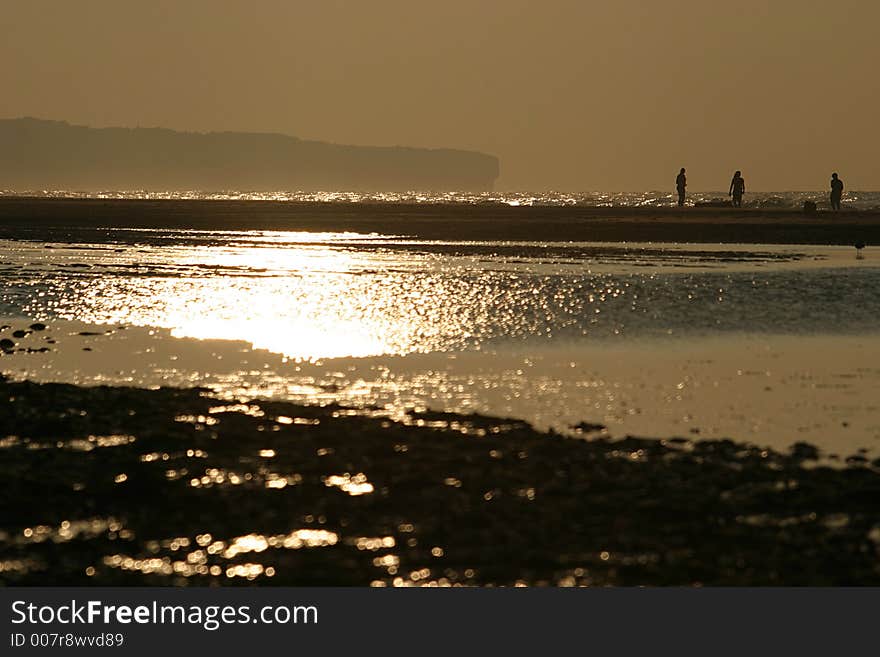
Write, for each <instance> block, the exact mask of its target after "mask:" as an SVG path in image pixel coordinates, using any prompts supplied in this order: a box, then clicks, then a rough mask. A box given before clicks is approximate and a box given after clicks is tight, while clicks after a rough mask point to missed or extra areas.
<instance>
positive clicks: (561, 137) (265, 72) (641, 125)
mask: <svg viewBox="0 0 880 657" xmlns="http://www.w3.org/2000/svg"><path fill="white" fill-rule="evenodd" d="M2 9H3V11H2V17H0V90H2V99H3V100H2V105H0V115H2V116H3V117H17V116H25V115H30V116H37V117H43V118H54V119H64V120H68V121H71V122H75V123H83V124H88V125H93V126H111V125H120V126H135V125H141V126H163V127H169V128H176V129H183V130H246V131H252V130H253V131H272V132H283V133H288V134H293V135H296V136H299V137H303V138H308V139H320V140H327V141H335V142H340V143H351V144H375V145H412V146H429V147H456V148H466V149H476V150H481V151H484V152H488V153H492V154H495V155H497V156H498V157H500V158H501V178H500V179H499V182H498V188H499V189H535V190H539V189H548V188H555V189H562V190H585V191H586V190H616V191H629V190H642V189H672V188H673V187H674V179H675V175H676V173H677V172H678V168H679V167H681V166H686V167H687V168H688V173H689V181H690V187H691V189H694V190H711V189H722V188H723V189H725V190H726V188H727V185H728V182H729V180H730V175H731V174H732V172H733V170H734V169H737V168H739V169H742V170H743V173H744V176H745V178H746V181H747V183H748V185H749V187H750V188H751V189H753V190H756V191H757V190H782V189H822V188H824V187H826V186H827V180H828V178H829V176H830V173H831V171H832V170H838V171H840V174H841V177H842V178H843V179H844V180H845V181H846V183H847V185H848V187H849V188H850V189H857V188H861V189H872V190H877V189H880V136H878V135H880V131H878V125H877V124H878V121H880V76H878V70H877V67H878V65H880V39H878V37H877V34H878V29H880V2H877V1H876V0H839V1H837V2H815V1H814V0H763V1H761V2H758V1H755V0H739V1H734V0H724V1H718V0H669V1H667V2H660V1H656V0H604V1H602V2H598V1H594V0H409V1H408V2H403V1H397V0H349V1H347V2H343V1H335V0H312V1H305V0H249V1H247V2H236V1H226V2H220V1H217V0H210V1H208V0H205V1H201V0H198V1H189V0H174V1H166V0H124V1H123V0H77V1H73V0H56V1H48V0H28V1H27V2H12V0H5V1H4V2H3V6H2Z"/></svg>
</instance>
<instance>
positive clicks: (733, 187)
mask: <svg viewBox="0 0 880 657" xmlns="http://www.w3.org/2000/svg"><path fill="white" fill-rule="evenodd" d="M745 193H746V181H745V179H744V178H743V176H742V171H737V172H736V173H735V174H733V180H731V181H730V190H729V191H728V192H727V195H728V196H732V197H733V207H735V208H741V207H742V204H743V194H745Z"/></svg>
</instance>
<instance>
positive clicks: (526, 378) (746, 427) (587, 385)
mask: <svg viewBox="0 0 880 657" xmlns="http://www.w3.org/2000/svg"><path fill="white" fill-rule="evenodd" d="M32 321H33V320H28V319H15V318H12V317H8V318H3V317H0V326H2V327H6V328H3V329H2V330H0V338H2V339H5V340H11V341H12V342H13V343H15V344H14V347H12V349H13V351H12V352H11V353H0V372H2V373H5V374H7V375H8V376H9V377H10V380H15V381H31V382H33V383H66V384H75V385H86V386H95V385H110V386H134V387H141V388H158V387H166V386H167V387H184V388H185V387H189V386H200V387H204V388H206V389H209V390H211V394H213V395H215V396H217V397H219V398H223V399H239V400H240V399H272V400H276V401H290V402H293V403H297V404H322V405H326V404H341V405H343V406H348V407H351V408H357V409H361V411H362V412H364V413H365V414H367V415H369V414H370V413H371V412H373V411H380V412H381V413H382V414H383V415H385V416H387V417H389V418H391V419H395V420H400V419H402V418H404V417H405V416H406V413H407V412H409V411H410V410H413V409H415V410H417V411H428V410H430V411H433V412H438V411H440V412H451V413H457V414H463V415H467V414H471V413H478V414H481V415H487V416H497V417H516V418H517V419H519V420H522V421H525V422H528V423H529V424H530V425H531V426H534V427H535V428H536V429H537V430H539V431H553V432H556V433H561V434H566V435H577V432H575V431H573V430H572V428H573V427H574V426H576V425H578V424H579V423H584V422H586V423H588V424H597V423H601V425H604V426H605V427H606V429H605V430H604V431H603V432H602V435H603V436H605V437H608V438H614V439H620V438H623V437H625V436H639V437H640V438H646V439H648V438H650V439H655V440H661V439H666V438H671V437H686V438H692V439H698V438H699V439H717V440H722V439H734V440H737V441H739V442H743V443H749V444H753V445H758V446H760V447H762V448H763V447H768V448H770V449H775V450H777V451H785V450H787V449H789V448H790V447H791V445H792V444H794V443H796V442H808V443H810V444H812V445H815V446H816V447H817V448H818V449H819V450H820V451H821V452H822V454H823V457H828V459H829V460H839V458H840V457H846V456H849V455H851V454H855V453H857V452H858V451H859V450H861V453H863V454H865V455H867V456H868V457H870V458H875V457H877V456H880V452H878V448H880V424H878V422H877V419H876V402H875V400H876V398H877V394H878V392H880V368H878V367H874V366H871V365H870V364H866V363H865V362H864V353H865V351H866V349H868V348H869V345H870V344H872V343H873V342H874V341H876V340H877V336H876V334H874V335H836V336H834V335H831V336H796V335H756V334H743V335H739V334H733V335H728V336H724V337H720V336H719V337H714V338H712V337H704V338H698V339H688V340H681V339H680V338H672V337H670V338H662V337H658V338H643V339H640V340H636V341H634V342H626V343H618V342H613V341H607V340H604V341H603V340H599V341H584V342H581V343H578V342H567V343H563V344H560V345H543V346H530V347H528V348H518V347H515V346H513V345H508V346H504V345H498V346H496V347H495V348H493V349H488V350H480V351H477V350H465V351H454V352H443V351H440V352H430V353H410V354H406V355H390V354H386V355H374V356H361V357H351V356H346V357H321V358H318V359H315V360H308V359H297V358H292V357H287V356H285V355H284V354H283V353H280V352H278V351H277V350H272V349H269V348H267V346H266V345H255V344H254V342H253V341H252V340H247V339H245V337H244V336H242V337H241V338H238V339H219V338H218V337H216V336H212V337H207V336H205V337H203V338H201V339H200V338H196V337H193V336H190V337H186V333H185V331H184V332H182V333H181V331H173V330H172V329H169V328H160V327H142V326H137V325H131V324H119V323H111V324H89V323H84V322H78V321H69V320H57V319H55V320H48V319H44V320H43V321H44V322H45V324H46V328H45V329H43V330H39V331H33V332H30V333H28V334H27V335H25V336H23V337H18V338H16V337H13V332H15V331H16V330H18V331H23V332H24V331H27V327H28V325H29V324H31V323H32ZM28 350H30V351H28ZM475 381H477V382H478V385H475V384H474V382H475Z"/></svg>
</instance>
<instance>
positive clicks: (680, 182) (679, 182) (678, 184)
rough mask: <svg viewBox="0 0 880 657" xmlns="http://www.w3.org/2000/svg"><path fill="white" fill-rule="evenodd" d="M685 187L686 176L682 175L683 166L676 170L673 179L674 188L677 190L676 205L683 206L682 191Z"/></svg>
mask: <svg viewBox="0 0 880 657" xmlns="http://www.w3.org/2000/svg"><path fill="white" fill-rule="evenodd" d="M686 188H687V176H685V175H684V167H682V168H681V171H679V172H678V177H677V178H676V179H675V189H677V190H678V207H680V208H683V207H684V193H685V189H686Z"/></svg>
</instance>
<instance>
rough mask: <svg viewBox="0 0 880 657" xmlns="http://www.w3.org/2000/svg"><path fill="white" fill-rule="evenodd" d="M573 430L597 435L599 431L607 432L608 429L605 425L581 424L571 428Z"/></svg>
mask: <svg viewBox="0 0 880 657" xmlns="http://www.w3.org/2000/svg"><path fill="white" fill-rule="evenodd" d="M571 428H572V429H576V430H577V431H583V432H584V433H595V432H597V431H605V429H607V428H608V427H606V426H605V425H604V424H592V423H590V422H579V423H578V424H575V425H573V426H572V427H571Z"/></svg>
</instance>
